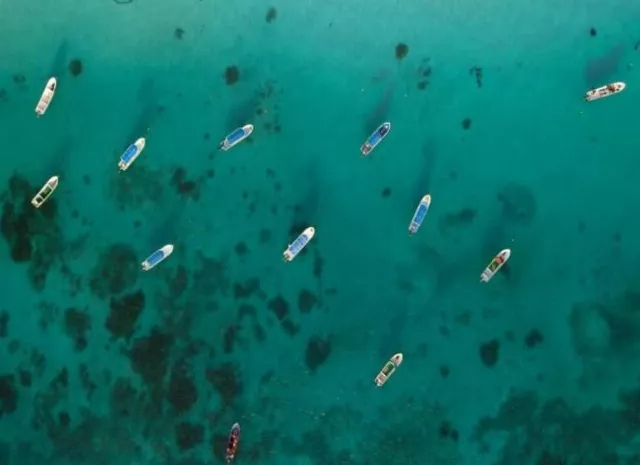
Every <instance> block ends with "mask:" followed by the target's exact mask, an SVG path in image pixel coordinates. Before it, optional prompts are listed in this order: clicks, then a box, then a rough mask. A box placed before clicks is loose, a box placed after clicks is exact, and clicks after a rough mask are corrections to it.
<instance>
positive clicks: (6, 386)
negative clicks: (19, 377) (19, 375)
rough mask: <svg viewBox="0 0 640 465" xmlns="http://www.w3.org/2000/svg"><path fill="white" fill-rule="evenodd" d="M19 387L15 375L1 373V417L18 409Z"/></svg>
mask: <svg viewBox="0 0 640 465" xmlns="http://www.w3.org/2000/svg"><path fill="white" fill-rule="evenodd" d="M17 407H18V388H17V387H16V379H15V376H14V375H0V419H1V418H2V417H3V416H5V415H9V414H11V413H13V412H15V411H16V408H17Z"/></svg>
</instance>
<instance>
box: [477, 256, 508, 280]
mask: <svg viewBox="0 0 640 465" xmlns="http://www.w3.org/2000/svg"><path fill="white" fill-rule="evenodd" d="M510 256H511V249H504V250H501V251H500V253H499V254H498V255H496V256H495V257H493V260H491V263H489V264H488V265H487V267H486V268H485V269H484V271H483V272H482V274H481V275H480V281H481V282H483V283H488V282H489V281H490V280H491V278H493V275H495V274H496V273H497V272H498V270H500V268H502V265H504V264H505V263H507V260H509V257H510Z"/></svg>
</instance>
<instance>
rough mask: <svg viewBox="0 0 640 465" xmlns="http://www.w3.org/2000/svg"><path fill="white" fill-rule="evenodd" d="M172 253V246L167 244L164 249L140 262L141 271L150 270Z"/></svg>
mask: <svg viewBox="0 0 640 465" xmlns="http://www.w3.org/2000/svg"><path fill="white" fill-rule="evenodd" d="M172 252H173V244H167V245H165V246H164V247H162V248H160V249H158V250H156V251H155V252H153V253H152V254H151V255H149V256H148V257H147V259H146V260H145V261H143V262H142V271H149V270H150V269H151V268H153V267H154V266H156V265H157V264H158V263H160V262H161V261H163V260H164V259H165V258H167V257H168V256H169V255H171V253H172Z"/></svg>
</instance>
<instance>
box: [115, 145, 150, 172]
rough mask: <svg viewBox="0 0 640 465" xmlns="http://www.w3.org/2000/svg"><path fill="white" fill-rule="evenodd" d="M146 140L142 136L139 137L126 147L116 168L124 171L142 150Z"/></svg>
mask: <svg viewBox="0 0 640 465" xmlns="http://www.w3.org/2000/svg"><path fill="white" fill-rule="evenodd" d="M146 142H147V141H146V139H145V138H144V137H141V138H140V139H138V140H137V141H135V142H134V143H133V144H131V145H130V146H129V147H127V150H125V151H124V153H123V154H122V156H121V157H120V161H119V162H118V168H120V171H126V170H127V168H129V167H130V166H131V164H132V163H133V162H134V161H136V158H138V155H140V154H141V153H142V151H143V150H144V145H145V144H146Z"/></svg>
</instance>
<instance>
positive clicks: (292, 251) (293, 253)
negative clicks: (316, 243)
mask: <svg viewBox="0 0 640 465" xmlns="http://www.w3.org/2000/svg"><path fill="white" fill-rule="evenodd" d="M315 234H316V230H315V228H314V227H313V226H309V227H308V228H307V229H305V230H304V231H302V232H301V233H300V235H298V237H296V239H295V240H294V241H293V242H292V243H291V244H289V245H288V246H287V248H286V250H285V251H284V252H283V253H282V258H283V260H284V261H285V262H290V261H292V260H293V259H294V258H296V257H297V256H298V254H300V252H302V250H303V249H304V248H305V247H306V246H307V245H308V244H309V242H311V239H313V236H315ZM304 239H306V240H304ZM299 241H302V242H299ZM300 244H301V245H300Z"/></svg>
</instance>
